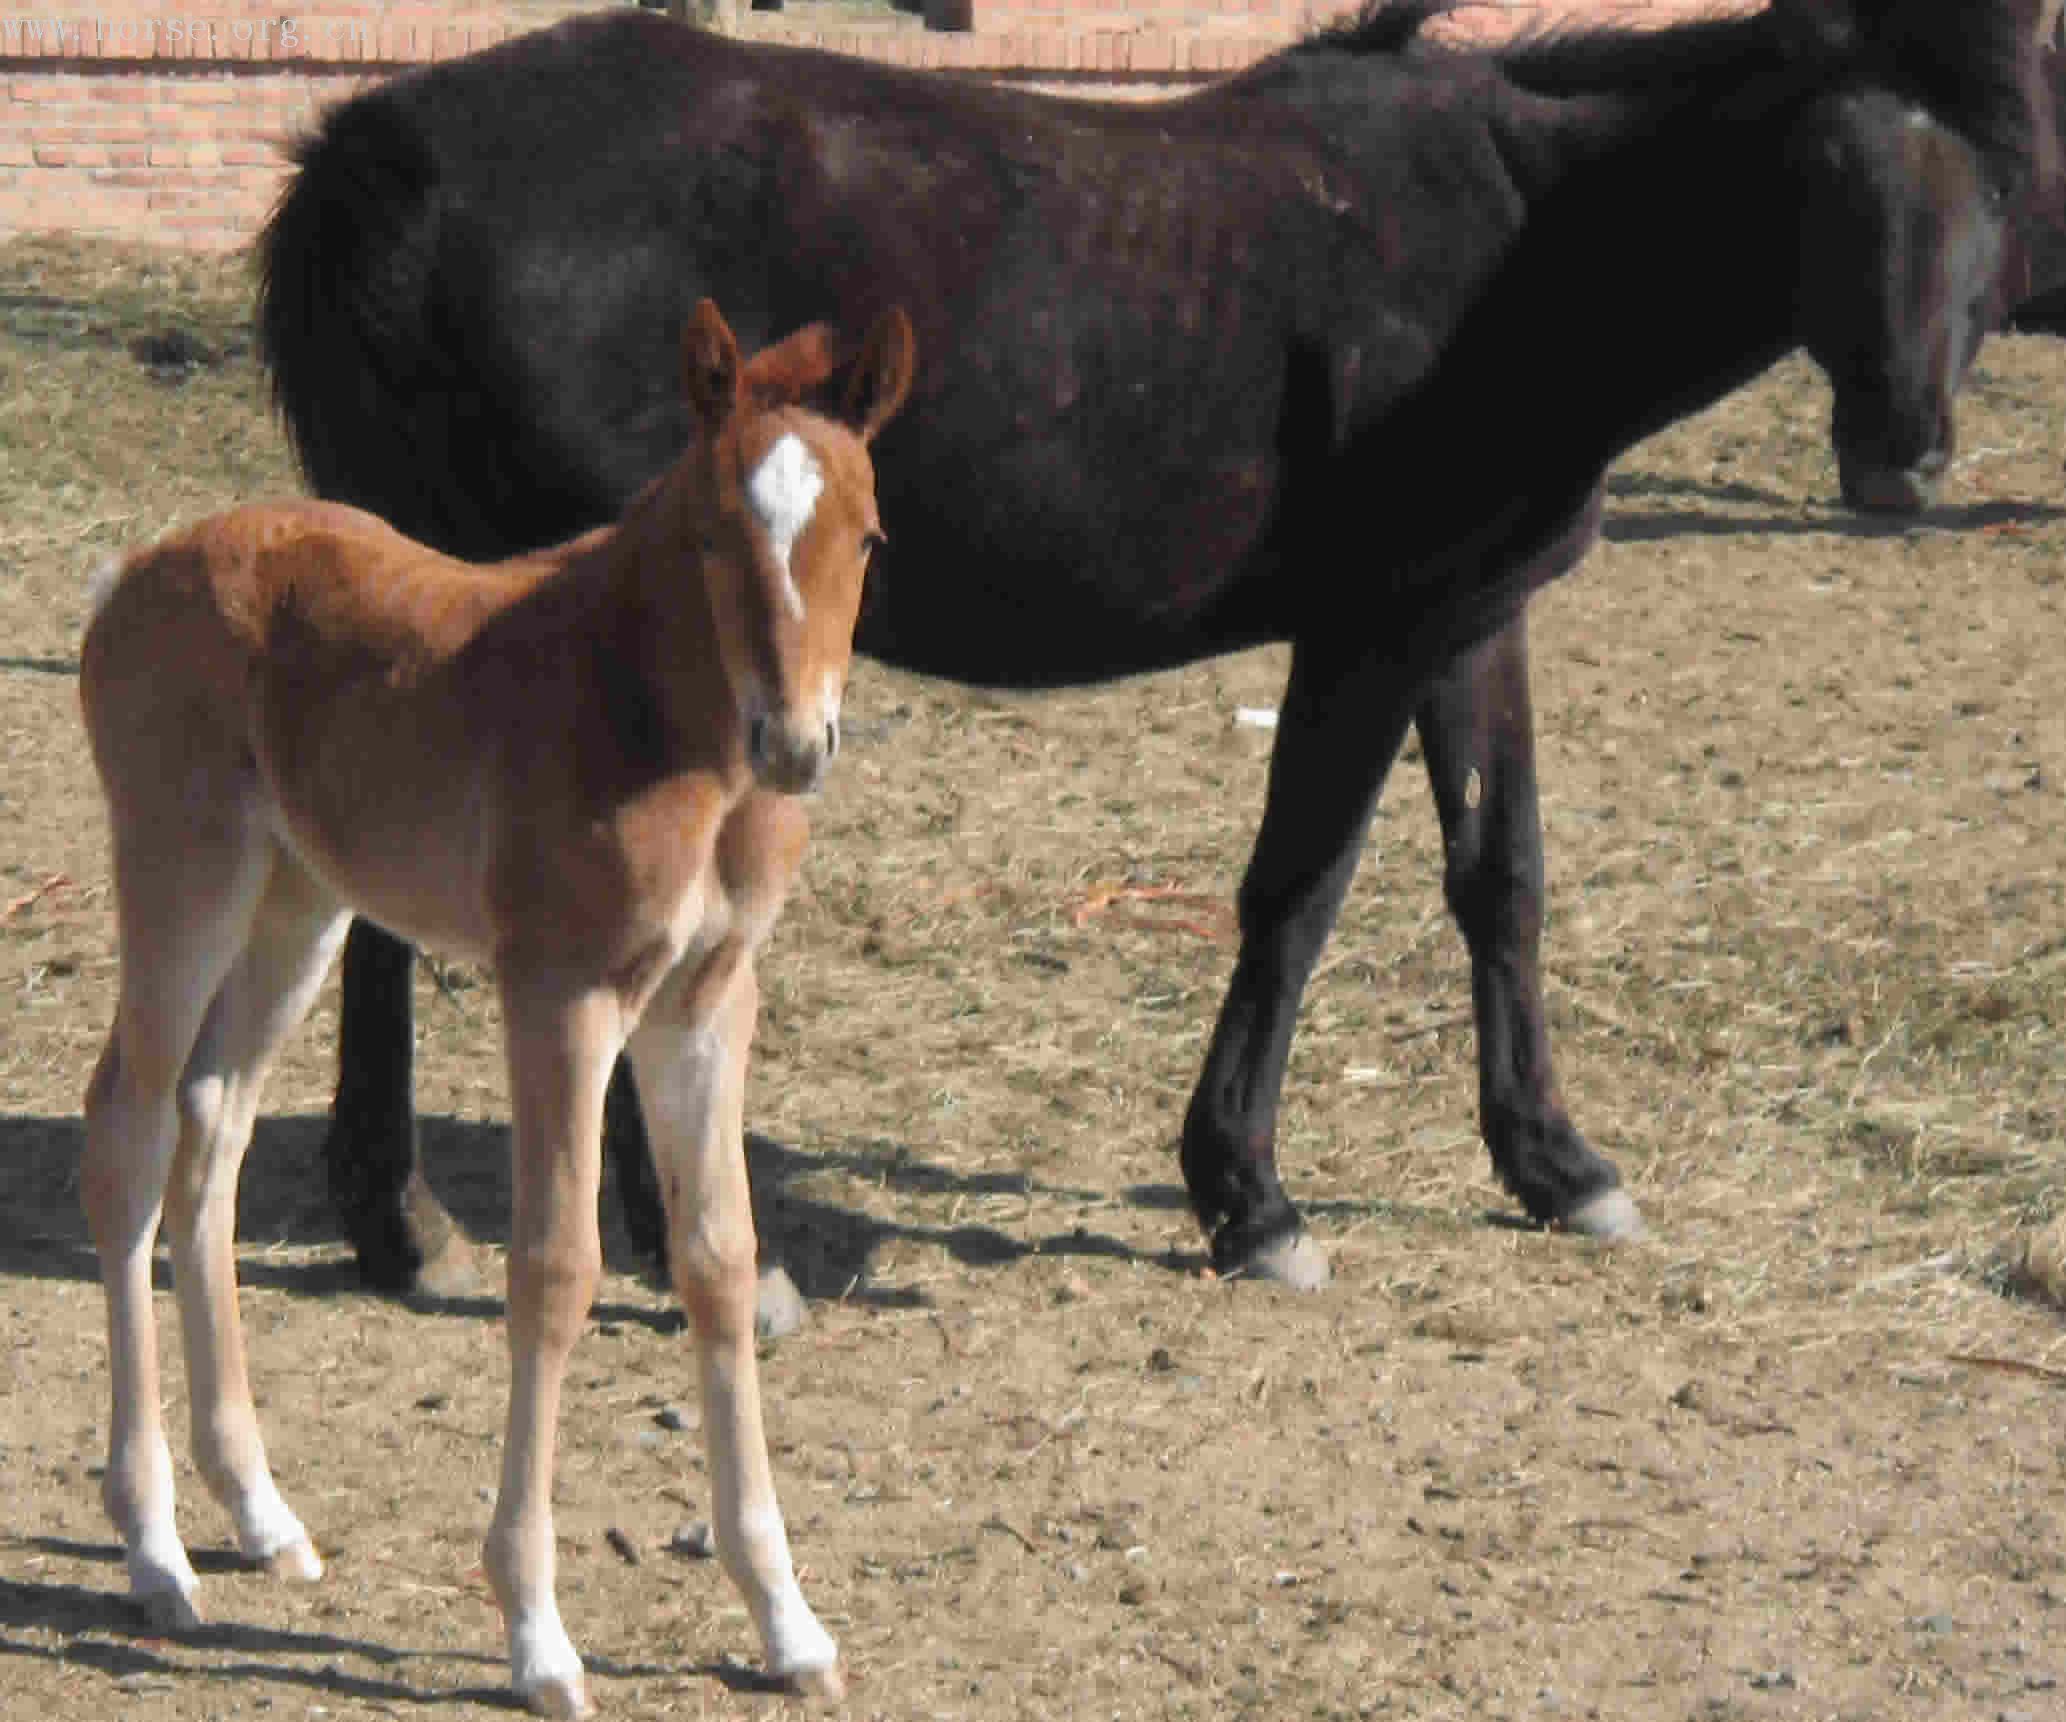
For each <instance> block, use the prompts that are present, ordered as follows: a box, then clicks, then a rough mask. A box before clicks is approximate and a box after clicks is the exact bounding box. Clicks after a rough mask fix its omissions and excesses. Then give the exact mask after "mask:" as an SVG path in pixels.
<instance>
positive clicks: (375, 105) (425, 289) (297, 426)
mask: <svg viewBox="0 0 2066 1722" xmlns="http://www.w3.org/2000/svg"><path fill="white" fill-rule="evenodd" d="M293 156H294V161H295V164H296V172H295V174H294V176H293V178H292V179H291V180H290V181H289V182H288V185H287V189H286V190H285V192H283V193H282V194H281V197H280V201H279V202H278V204H276V205H275V206H274V209H273V212H272V215H271V217H270V218H269V219H268V220H267V222H266V225H265V231H264V232H263V233H262V234H261V235H260V237H259V242H258V263H259V289H258V345H259V354H260V358H261V360H262V362H263V363H264V365H265V367H266V368H267V370H268V371H270V372H271V374H272V389H273V402H274V405H275V406H276V407H277V408H278V410H279V413H280V417H281V419H282V420H283V421H284V422H285V425H286V429H287V435H288V438H289V440H290V441H291V442H292V444H293V447H294V453H295V457H296V459H297V460H298V461H299V463H300V466H301V470H302V473H303V475H304V476H305V477H306V478H307V480H308V482H309V486H310V488H311V489H313V490H314V491H315V493H316V494H317V495H318V496H323V497H327V498H330V499H331V500H333V501H338V502H351V503H356V504H358V505H359V506H360V507H363V508H368V509H371V510H372V511H373V512H375V513H377V514H381V515H384V516H386V517H387V518H389V519H390V520H394V521H395V522H396V524H398V525H400V526H401V527H402V528H403V530H405V531H410V532H413V533H415V534H416V535H417V536H419V537H426V538H436V537H439V536H443V534H441V533H439V532H438V531H437V530H435V528H436V526H437V524H438V523H437V522H435V521H434V520H426V519H425V518H423V517H422V516H423V514H424V512H425V510H426V508H429V509H432V510H434V509H435V508H436V506H437V504H435V503H431V502H429V501H428V500H427V499H426V498H425V496H424V488H425V479H424V460H423V456H424V455H425V454H427V453H428V452H429V450H430V449H431V448H434V447H437V446H440V445H442V444H443V443H444V441H445V440H446V427H445V426H444V425H443V424H442V423H439V422H436V421H437V420H438V419H439V418H440V416H441V414H442V413H443V411H444V403H445V401H446V400H447V399H448V398H449V395H448V391H447V389H446V388H445V387H443V386H442V383H443V378H444V374H445V372H446V370H447V369H448V365H447V361H446V360H445V358H444V357H443V355H442V354H441V352H440V349H439V342H438V339H437V333H436V329H435V327H434V323H435V314H434V311H433V307H432V304H431V300H430V294H431V291H432V289H431V285H430V283H431V278H432V274H433V259H434V253H435V248H436V245H437V240H438V228H439V201H440V199H439V189H438V188H439V173H438V164H437V161H436V159H435V157H434V155H433V153H432V150H431V146H430V144H429V142H428V140H427V139H426V138H425V137H424V135H423V133H422V131H421V129H420V128H419V127H418V126H417V125H416V124H415V123H414V122H413V120H412V116H411V115H410V113H409V111H408V109H407V108H406V107H405V106H404V105H402V104H400V103H397V102H394V101H391V100H389V99H386V92H385V91H382V90H375V91H372V92H369V93H368V94H367V95H364V96H360V97H359V98H357V99H356V100H353V101H349V102H345V103H343V104H341V105H339V106H338V107H336V108H333V109H332V110H331V111H330V112H329V113H328V114H327V115H325V116H324V118H323V121H322V123H321V124H320V125H319V126H318V127H317V129H316V130H315V131H314V132H312V133H310V134H309V135H308V136H306V137H303V138H302V139H301V140H300V141H299V142H298V143H297V144H296V145H295V146H294V149H293Z"/></svg>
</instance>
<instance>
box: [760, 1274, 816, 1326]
mask: <svg viewBox="0 0 2066 1722" xmlns="http://www.w3.org/2000/svg"><path fill="white" fill-rule="evenodd" d="M803 1323H804V1303H803V1293H802V1292H800V1291H798V1290H797V1289H796V1281H794V1280H793V1279H791V1278H790V1277H789V1273H788V1270H787V1269H785V1268H783V1267H782V1266H781V1265H780V1264H779V1263H777V1264H776V1265H775V1266H773V1267H766V1268H762V1269H761V1270H760V1284H759V1286H758V1287H757V1288H755V1291H754V1297H753V1334H754V1337H755V1338H756V1339H787V1338H788V1337H789V1336H790V1335H791V1334H792V1333H795V1332H796V1331H797V1330H798V1329H799V1328H801V1327H802V1326H803Z"/></svg>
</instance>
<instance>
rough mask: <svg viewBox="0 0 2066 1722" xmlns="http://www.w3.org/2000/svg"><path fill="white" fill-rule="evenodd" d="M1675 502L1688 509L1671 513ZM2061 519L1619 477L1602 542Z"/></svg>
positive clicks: (1879, 531) (1997, 525)
mask: <svg viewBox="0 0 2066 1722" xmlns="http://www.w3.org/2000/svg"><path fill="white" fill-rule="evenodd" d="M1675 502H1683V503H1684V506H1682V507H1680V506H1672V504H1673V503H1675ZM1717 504H1733V505H1736V506H1738V507H1741V506H1744V505H1752V506H1756V507H1760V508H1762V509H1764V510H1765V512H1764V513H1762V514H1754V515H1744V514H1732V513H1727V512H1723V511H1720V510H1718V509H1717V506H1716V505H1717ZM2060 519H2066V506H2056V505H2054V504H2051V503H2047V502H2022V501H1988V502H1964V503H1953V504H1946V505H1943V506H1940V507H1936V508H1929V509H1925V510H1924V511H1923V512H1922V513H1920V514H1887V515H1870V514H1855V513H1852V512H1851V511H1850V510H1848V509H1846V508H1843V507H1841V506H1839V505H1838V504H1837V503H1836V502H1835V501H1831V502H1829V503H1827V504H1824V505H1820V506H1815V507H1810V508H1806V509H1803V508H1802V507H1801V506H1800V504H1799V503H1798V502H1796V501H1795V500H1794V499H1793V498H1791V497H1788V496H1784V495H1782V494H1781V493H1780V492H1778V491H1776V490H1770V489H1766V488H1765V487H1763V486H1760V485H1755V484H1749V483H1745V482H1743V481H1741V480H1735V479H1729V480H1722V481H1712V480H1706V481H1703V480H1700V479H1689V478H1671V477H1666V476H1663V475H1660V474H1653V473H1618V474H1616V475H1615V476H1614V477H1612V478H1610V479H1609V480H1608V481H1607V515H1606V519H1605V521H1604V522H1603V523H1602V525H1601V527H1600V536H1601V537H1602V538H1604V539H1605V540H1606V541H1607V542H1608V543H1610V544H1650V543H1656V542H1658V541H1660V540H1665V539H1672V538H1798V537H1806V536H1809V535H1811V534H1816V533H1832V534H1835V535H1837V536H1839V537H1846V538H1898V537H1901V536H1902V535H1903V534H1905V533H1911V532H1984V531H1989V530H1994V531H2001V530H2004V529H2009V528H2016V527H2029V526H2043V525H2046V524H2049V523H2051V522H2053V521H2057V520H2060Z"/></svg>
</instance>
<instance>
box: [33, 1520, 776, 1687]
mask: <svg viewBox="0 0 2066 1722" xmlns="http://www.w3.org/2000/svg"><path fill="white" fill-rule="evenodd" d="M191 1552H192V1559H193V1563H194V1566H195V1568H196V1569H197V1570H198V1571H199V1572H200V1573H201V1574H202V1575H203V1576H204V1577H206V1576H207V1575H209V1574H211V1573H224V1572H244V1571H249V1570H251V1564H250V1563H249V1562H246V1561H244V1560H242V1559H241V1558H240V1557H238V1556H236V1555H234V1554H230V1553H227V1552H223V1551H214V1550H207V1549H195V1550H193V1551H191ZM9 1556H26V1557H28V1558H29V1559H31V1560H37V1559H41V1560H53V1559H55V1560H62V1561H66V1562H72V1563H89V1564H92V1565H95V1566H102V1567H106V1568H107V1569H109V1570H108V1582H107V1585H106V1588H104V1589H94V1588H88V1587H87V1586H85V1585H79V1584H71V1583H66V1582H64V1581H62V1580H43V1581H29V1580H23V1579H17V1578H9V1577H5V1576H0V1667H4V1666H5V1659H6V1658H8V1657H20V1658H23V1659H30V1660H40V1661H44V1662H51V1663H62V1664H63V1665H64V1666H65V1667H66V1668H71V1669H76V1668H90V1669H94V1670H97V1671H98V1672H99V1673H101V1674H103V1675H105V1676H106V1677H107V1678H108V1680H109V1681H110V1682H113V1683H115V1684H116V1685H117V1687H118V1689H119V1690H120V1691H121V1692H122V1693H123V1694H124V1696H125V1697H127V1698H131V1699H134V1698H136V1697H140V1696H146V1695H148V1694H149V1693H151V1692H153V1691H159V1690H163V1691H176V1690H177V1689H178V1688H179V1687H180V1685H181V1684H183V1683H185V1682H187V1681H191V1680H193V1679H195V1678H196V1677H201V1678H205V1679H206V1680H207V1681H209V1682H210V1683H211V1686H212V1685H213V1683H215V1682H220V1681H229V1680H260V1681H265V1682H269V1683H274V1684H277V1685H279V1686H282V1687H293V1688H298V1689H300V1690H302V1691H304V1692H306V1693H308V1694H309V1695H310V1697H311V1698H312V1699H321V1698H328V1699H329V1700H331V1701H333V1702H334V1701H336V1700H338V1699H357V1700H359V1701H360V1702H362V1703H366V1704H372V1705H375V1706H383V1707H384V1706H388V1705H395V1704H409V1705H417V1704H479V1705H486V1706H489V1707H491V1708H494V1709H505V1710H512V1711H521V1710H522V1708H523V1707H522V1706H521V1705H520V1704H518V1703H517V1701H516V1698H515V1695H514V1694H513V1693H512V1692H511V1691H510V1688H509V1686H508V1684H507V1675H506V1669H505V1666H504V1664H503V1662H502V1659H501V1658H500V1657H498V1656H496V1655H494V1654H492V1653H491V1652H488V1651H467V1650H460V1649H455V1648H450V1647H446V1648H440V1649H437V1650H409V1649H397V1648H395V1647H394V1646H393V1645H388V1644H381V1643H377V1642H375V1641H373V1640H371V1639H363V1638H350V1637H345V1636H341V1635H339V1634H336V1633H327V1632H295V1631H285V1630H281V1629H279V1628H277V1627H263V1626H250V1625H240V1624H237V1623H234V1622H223V1623H219V1624H218V1623H210V1624H208V1625H205V1626H201V1627H197V1628H195V1629H193V1630H192V1631H189V1632H183V1633H180V1634H178V1635H177V1636H176V1637H172V1638H167V1637H164V1636H161V1635H158V1634H156V1633H151V1632H148V1631H147V1629H146V1626H145V1622H144V1618H143V1616H142V1614H141V1613H140V1612H139V1611H138V1610H137V1609H136V1607H135V1606H134V1605H133V1604H132V1603H131V1602H130V1601H129V1599H128V1597H127V1596H126V1595H125V1594H124V1593H123V1590H122V1588H121V1587H122V1585H123V1583H124V1577H123V1558H122V1550H121V1549H120V1547H119V1546H117V1545H116V1544H114V1543H81V1542H75V1541H72V1540H70V1539H68V1538H63V1537H47V1536H33V1537H14V1538H10V1539H7V1540H6V1541H5V1542H0V1559H5V1558H7V1557H9ZM192 1651H216V1652H228V1653H230V1654H232V1655H233V1656H235V1657H236V1658H237V1660H234V1661H215V1660H210V1661H207V1662H205V1663H201V1662H195V1661H192V1660H189V1659H188V1658H187V1657H186V1656H185V1655H183V1654H182V1653H184V1652H192ZM341 1657H349V1658H352V1659H354V1660H356V1661H360V1662H364V1663H367V1664H370V1665H371V1666H372V1667H373V1668H375V1669H377V1670H382V1671H388V1670H391V1671H392V1673H391V1674H390V1675H387V1676H386V1677H383V1676H382V1675H381V1674H355V1673H351V1672H348V1671H347V1670H345V1669H344V1668H341V1667H340V1666H338V1660H337V1659H338V1658H341ZM585 1660H586V1661H587V1664H588V1668H589V1670H590V1672H591V1673H592V1674H595V1675H598V1676H601V1677H602V1678H604V1679H641V1678H656V1677H657V1678H661V1679H674V1680H697V1679H705V1680H713V1681H716V1682H718V1683H720V1684H722V1685H724V1686H727V1687H730V1688H731V1689H732V1690H733V1691H735V1692H760V1691H770V1690H775V1689H776V1684H775V1683H774V1682H772V1681H771V1680H770V1679H769V1678H768V1677H767V1676H766V1675H765V1674H763V1673H762V1672H761V1671H760V1670H758V1669H756V1668H752V1667H749V1666H746V1665H743V1664H740V1663H735V1662H732V1661H729V1660H722V1661H715V1662H685V1663H669V1662H643V1661H641V1662H622V1661H618V1660H615V1659H613V1658H610V1657H598V1656H595V1655H593V1654H591V1655H589V1656H588V1657H587V1658H586V1659H585ZM412 1667H421V1668H425V1669H429V1668H436V1669H438V1670H442V1671H445V1675H446V1677H445V1678H443V1679H439V1680H436V1681H435V1682H434V1683H433V1684H427V1685H419V1684H417V1683H415V1682H414V1681H412V1680H411V1679H410V1678H409V1677H408V1676H409V1672H410V1670H411V1668H412ZM456 1668H463V1669H466V1670H469V1671H471V1670H474V1669H478V1670H479V1674H480V1678H479V1681H478V1683H476V1682H475V1681H473V1680H471V1679H468V1680H466V1681H465V1682H464V1683H462V1684H454V1683H452V1682H451V1681H450V1671H452V1670H454V1669H456ZM0 1683H4V1677H0Z"/></svg>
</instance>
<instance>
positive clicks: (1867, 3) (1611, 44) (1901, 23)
mask: <svg viewBox="0 0 2066 1722" xmlns="http://www.w3.org/2000/svg"><path fill="white" fill-rule="evenodd" d="M1779 5H1780V6H1782V7H1786V5H1787V0H1779ZM1810 8H1812V10H1813V11H1814V13H1815V16H1814V17H1812V18H1805V17H1802V18H1796V17H1793V16H1791V15H1790V13H1791V12H1794V11H1805V10H1809V9H1810ZM1462 9H1464V0H1366V4H1365V5H1364V6H1363V7H1362V8H1361V9H1360V10H1358V11H1354V12H1350V13H1348V14H1345V15H1344V16H1343V17H1341V18H1339V19H1336V20H1335V21H1334V22H1332V23H1330V24H1326V25H1323V26H1321V27H1320V28H1319V29H1318V30H1316V31H1314V32H1313V34H1311V35H1310V36H1308V37H1306V38H1305V40H1304V41H1302V42H1300V43H1298V44H1297V45H1296V46H1295V47H1294V48H1293V49H1292V50H1291V52H1292V53H1294V54H1327V53H1338V54H1350V55H1355V56H1359V57H1372V56H1382V57H1390V58H1399V57H1403V56H1404V55H1406V54H1407V53H1408V51H1409V50H1420V51H1422V52H1427V53H1432V54H1442V55H1447V56H1457V57H1467V58H1476V59H1479V60H1482V61H1486V62H1489V63H1491V64H1492V65H1495V66H1497V67H1498V69H1499V72H1500V74H1501V75H1502V76H1503V77H1504V78H1505V80H1506V81H1507V82H1508V83H1510V84H1512V85H1514V86H1515V87H1516V88H1518V89H1521V90H1525V91H1527V92H1528V93H1529V94H1531V95H1538V96H1548V97H1552V98H1556V97H1571V96H1587V95H1599V94H1608V93H1625V94H1633V93H1636V92H1647V93H1650V94H1652V95H1655V96H1657V97H1659V98H1661V99H1662V100H1663V101H1664V103H1665V105H1667V106H1669V105H1673V104H1672V103H1671V101H1670V95H1671V93H1673V92H1676V93H1678V94H1681V95H1683V96H1684V97H1685V98H1686V99H1688V100H1693V99H1698V98H1699V97H1700V95H1701V92H1702V90H1703V89H1704V88H1708V87H1713V86H1715V85H1717V84H1720V85H1723V86H1733V85H1736V84H1739V83H1741V82H1742V81H1743V80H1744V79H1745V78H1746V77H1748V76H1750V75H1751V74H1753V73H1754V72H1756V71H1757V70H1758V69H1759V68H1761V67H1774V68H1776V67H1777V66H1778V65H1780V64H1781V63H1782V56H1783V55H1788V54H1790V56H1791V59H1792V61H1793V63H1795V64H1797V65H1798V66H1799V67H1800V68H1801V70H1802V71H1803V72H1804V73H1806V74H1807V75H1810V76H1815V75H1821V76H1824V77H1826V78H1827V79H1828V81H1829V83H1830V86H1831V88H1832V89H1841V88H1844V87H1848V86H1851V85H1857V84H1867V83H1874V84H1880V85H1883V86H1884V87H1886V88H1888V89H1890V90H1893V91H1895V92H1896V93H1899V94H1904V95H1908V96H1910V97H1912V98H1913V99H1914V100H1916V101H1917V102H1919V103H1921V104H1922V105H1923V106H1925V107H1926V108H1928V109H1929V110H1930V111H1931V112H1932V113H1934V114H1935V115H1936V116H1937V117H1938V118H1939V119H1941V120H1943V121H1945V122H1946V123H1948V124H1949V125H1951V126H1952V127H1953V128H1955V129H1956V130H1957V131H1959V132H1960V133H1962V134H1963V135H1964V136H1965V137H1966V138H1968V139H1969V140H1971V142H1972V143H1973V145H1974V146H1975V147H1976V148H1977V149H1979V150H1980V152H1981V153H1982V154H1983V155H1984V156H1986V158H1987V159H1988V161H1989V163H1990V165H1991V166H1992V167H1993V169H1994V171H1995V173H1996V174H1997V175H1998V176H1999V178H2000V179H2001V181H2002V183H2003V184H2004V186H2006V187H2007V188H2009V189H2021V188H2023V187H2024V186H2025V185H2026V184H2027V183H2029V182H2030V181H2033V180H2034V181H2036V182H2037V183H2038V184H2040V185H2042V184H2046V183H2048V182H2049V181H2050V179H2051V177H2052V175H2053V174H2054V173H2055V172H2056V170H2057V165H2058V164H2057V159H2056V158H2057V149H2058V145H2057V138H2056V134H2055V127H2054V125H2053V122H2052V116H2051V100H2050V94H2049V88H2048V86H2047V84H2046V83H2045V81H2044V79H2043V77H2042V73H2041V69H2040V64H2039V55H2038V54H2037V53H2036V52H2035V50H2034V48H2033V47H2032V45H2031V42H2030V32H2031V28H2032V24H2033V21H2034V17H2035V5H2034V0H2033V3H2031V4H2026V5H2025V6H2021V7H2018V6H2013V5H2006V4H2000V3H1998V0H1997V3H1992V4H1984V5H1945V4H1937V3H1935V0H1795V4H1794V5H1793V6H1792V7H1789V8H1787V11H1788V14H1789V15H1775V12H1774V10H1773V9H1772V8H1771V7H1769V6H1768V7H1767V8H1765V9H1761V10H1758V11H1755V12H1745V11H1741V10H1735V11H1729V10H1724V9H1723V8H1722V7H1721V6H1718V7H1717V12H1716V15H1715V16H1712V17H1708V18H1694V19H1690V20H1688V21H1686V22H1682V23H1674V24H1672V25H1671V26H1670V27H1668V28H1664V29H1659V28H1656V27H1637V26H1632V25H1627V24H1613V23H1606V24H1569V23H1551V24H1546V25H1541V26H1538V27H1533V28H1529V29H1524V30H1523V31H1521V32H1520V33H1519V34H1518V35H1516V36H1513V37H1511V38H1509V39H1507V40H1506V41H1503V42H1498V43H1493V44H1471V43H1466V42H1455V41H1438V40H1436V39H1433V38H1429V37H1427V36H1425V34H1424V32H1425V30H1426V27H1427V26H1428V25H1429V24H1430V23H1432V22H1434V21H1435V20H1437V19H1439V18H1442V17H1444V16H1446V15H1448V14H1450V13H1453V12H1457V11H1459V10H1462ZM1868 9H1869V10H1871V11H1874V12H1877V13H1878V14H1879V17H1878V18H1877V20H1876V21H1875V22H1874V23H1873V24H1872V26H1871V29H1870V39H1868V40H1866V41H1863V42H1860V41H1859V40H1858V38H1859V36H1860V35H1861V27H1860V26H1859V24H1858V23H1857V21H1856V18H1855V17H1854V15H1853V14H1854V12H1856V11H1863V10H1868Z"/></svg>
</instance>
